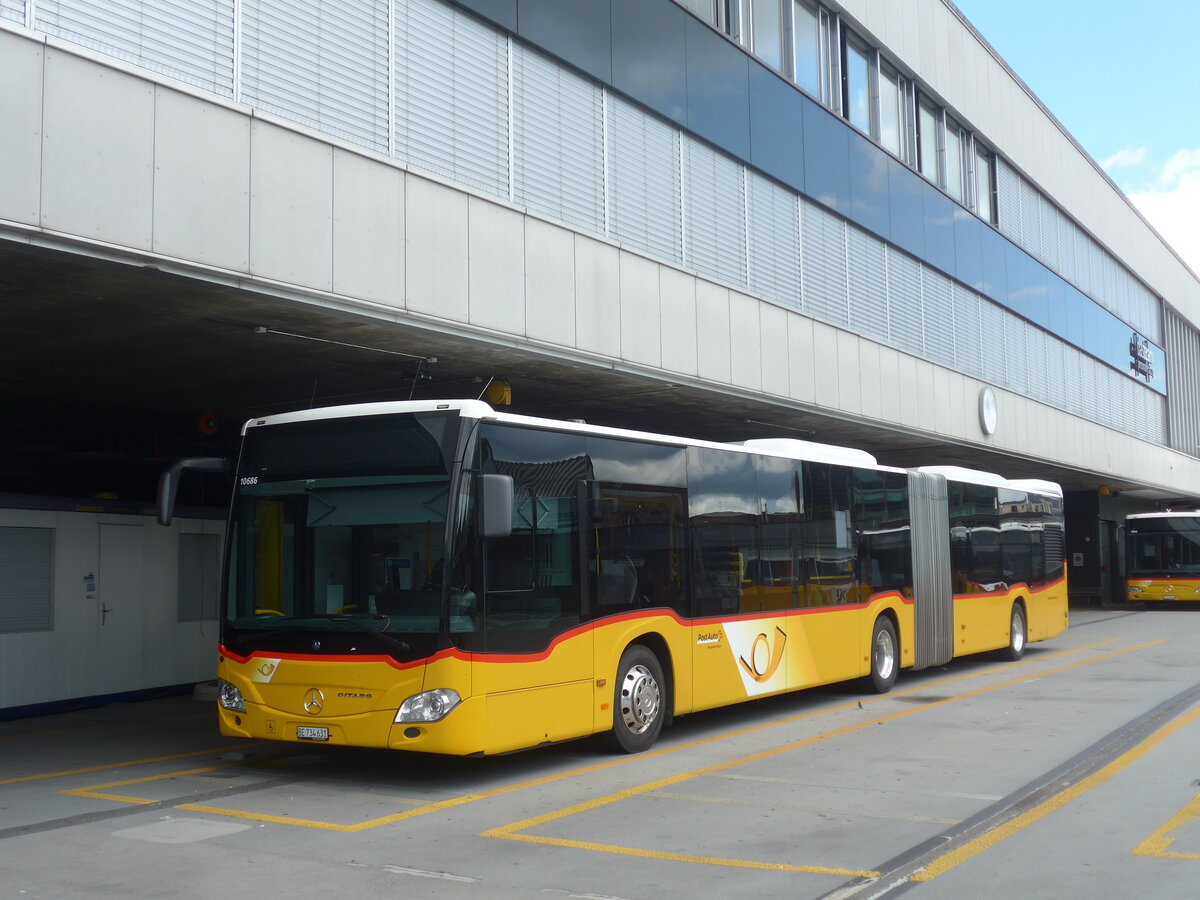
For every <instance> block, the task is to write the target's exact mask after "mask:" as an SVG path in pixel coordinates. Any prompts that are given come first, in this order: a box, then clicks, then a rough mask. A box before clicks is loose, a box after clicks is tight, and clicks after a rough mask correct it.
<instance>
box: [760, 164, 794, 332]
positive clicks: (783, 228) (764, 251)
mask: <svg viewBox="0 0 1200 900" xmlns="http://www.w3.org/2000/svg"><path fill="white" fill-rule="evenodd" d="M747 178H748V180H749V183H750V191H749V198H748V200H749V203H748V206H749V212H748V214H747V221H748V222H749V233H750V286H751V287H752V288H754V290H756V291H758V292H759V293H761V294H765V295H766V296H768V297H773V298H774V299H776V300H778V301H779V302H780V303H783V304H786V305H787V306H790V307H792V308H793V309H801V308H802V307H803V302H802V300H801V297H800V210H799V207H798V205H797V198H796V195H795V194H793V193H792V192H791V191H788V190H785V189H784V188H781V187H780V186H779V185H777V184H775V183H774V182H773V181H768V180H767V179H766V178H763V177H762V176H761V175H758V174H756V173H754V172H748V173H747Z"/></svg>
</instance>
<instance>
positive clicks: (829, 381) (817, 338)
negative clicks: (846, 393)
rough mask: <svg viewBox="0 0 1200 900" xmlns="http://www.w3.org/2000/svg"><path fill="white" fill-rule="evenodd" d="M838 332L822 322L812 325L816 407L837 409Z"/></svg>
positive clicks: (838, 403)
mask: <svg viewBox="0 0 1200 900" xmlns="http://www.w3.org/2000/svg"><path fill="white" fill-rule="evenodd" d="M837 336H838V332H837V329H836V328H832V327H830V326H829V325H826V324H824V323H823V322H814V323H813V385H814V387H815V391H814V399H815V401H816V403H817V405H818V406H823V407H826V408H827V409H838V407H839V405H840V404H841V402H842V401H841V397H840V396H839V394H838V376H839V375H840V373H839V371H838V337H837Z"/></svg>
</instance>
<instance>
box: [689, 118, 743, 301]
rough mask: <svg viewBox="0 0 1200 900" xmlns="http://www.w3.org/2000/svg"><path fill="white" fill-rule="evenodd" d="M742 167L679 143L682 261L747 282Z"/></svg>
mask: <svg viewBox="0 0 1200 900" xmlns="http://www.w3.org/2000/svg"><path fill="white" fill-rule="evenodd" d="M742 172H743V170H742V167H741V166H740V165H738V164H737V163H735V162H734V161H733V160H731V159H729V158H728V157H727V156H724V155H722V154H720V153H717V152H716V151H715V150H712V149H711V148H709V147H708V146H706V145H704V144H701V143H700V142H699V141H694V140H691V139H687V138H685V140H684V144H683V209H684V263H685V264H686V265H688V266H690V267H691V268H693V269H695V270H696V271H697V272H701V273H703V274H705V275H710V276H712V277H713V278H717V279H720V280H721V281H727V282H730V283H732V284H738V285H741V284H746V280H747V279H746V196H745V187H744V184H745V182H744V181H743V178H742Z"/></svg>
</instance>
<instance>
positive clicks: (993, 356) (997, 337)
mask: <svg viewBox="0 0 1200 900" xmlns="http://www.w3.org/2000/svg"><path fill="white" fill-rule="evenodd" d="M1004 319H1005V311H1004V309H1002V308H1001V307H999V306H997V305H996V304H994V303H992V302H991V301H989V300H981V301H980V303H979V324H980V329H979V330H980V334H981V335H982V336H983V352H982V353H980V355H979V359H980V362H981V363H982V366H981V368H982V371H981V372H980V373H979V374H980V377H981V378H982V379H983V380H984V381H988V382H991V383H992V384H999V385H1007V384H1008V366H1007V365H1006V360H1007V354H1006V352H1005V340H1004V330H1005V329H1004Z"/></svg>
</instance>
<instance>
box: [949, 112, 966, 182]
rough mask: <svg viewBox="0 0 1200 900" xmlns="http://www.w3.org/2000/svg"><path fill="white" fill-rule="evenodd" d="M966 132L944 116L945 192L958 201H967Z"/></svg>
mask: <svg viewBox="0 0 1200 900" xmlns="http://www.w3.org/2000/svg"><path fill="white" fill-rule="evenodd" d="M968 143H969V139H968V136H967V133H966V132H965V131H963V130H962V129H961V128H960V127H959V126H958V124H957V123H956V122H955V121H954V120H953V119H951V118H949V117H947V118H946V193H948V194H949V195H950V196H951V197H953V198H954V199H955V200H957V201H958V202H959V203H963V204H965V203H966V202H967V157H966V154H965V152H964V151H965V150H966V147H967V146H968Z"/></svg>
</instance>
